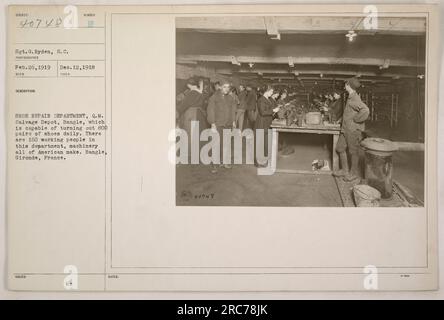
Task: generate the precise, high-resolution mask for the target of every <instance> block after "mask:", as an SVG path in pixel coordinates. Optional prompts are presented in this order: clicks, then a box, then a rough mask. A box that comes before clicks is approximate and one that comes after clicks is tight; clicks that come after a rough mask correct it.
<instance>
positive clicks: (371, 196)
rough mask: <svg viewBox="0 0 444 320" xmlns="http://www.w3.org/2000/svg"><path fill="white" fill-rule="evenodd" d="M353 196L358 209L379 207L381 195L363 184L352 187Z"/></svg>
mask: <svg viewBox="0 0 444 320" xmlns="http://www.w3.org/2000/svg"><path fill="white" fill-rule="evenodd" d="M353 196H354V198H355V203H356V206H358V207H379V200H380V199H381V193H380V192H379V191H378V190H376V189H375V188H372V187H370V186H368V185H365V184H358V185H356V186H354V187H353Z"/></svg>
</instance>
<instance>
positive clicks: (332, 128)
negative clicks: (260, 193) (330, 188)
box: [270, 119, 341, 174]
mask: <svg viewBox="0 0 444 320" xmlns="http://www.w3.org/2000/svg"><path fill="white" fill-rule="evenodd" d="M270 128H271V129H272V132H273V139H272V151H271V152H272V154H271V157H272V163H275V164H276V171H277V172H284V173H328V174H331V170H328V171H307V170H296V169H279V168H278V166H277V158H278V145H279V133H280V132H285V133H305V134H307V133H308V134H330V135H332V139H333V147H332V169H333V170H337V169H339V161H338V155H337V153H336V152H335V150H336V144H337V142H338V138H339V134H340V132H341V126H340V124H332V123H325V124H324V123H323V124H318V125H313V124H306V123H303V124H302V125H300V126H298V125H296V124H295V123H293V124H291V125H287V124H286V123H285V121H281V120H277V119H276V120H274V121H273V123H272V124H271V127H270Z"/></svg>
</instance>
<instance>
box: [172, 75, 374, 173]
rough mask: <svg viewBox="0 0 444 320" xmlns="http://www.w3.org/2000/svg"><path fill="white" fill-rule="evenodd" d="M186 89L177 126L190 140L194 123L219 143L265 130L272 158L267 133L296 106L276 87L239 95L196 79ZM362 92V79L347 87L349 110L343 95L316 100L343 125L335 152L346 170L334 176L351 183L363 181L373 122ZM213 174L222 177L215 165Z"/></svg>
mask: <svg viewBox="0 0 444 320" xmlns="http://www.w3.org/2000/svg"><path fill="white" fill-rule="evenodd" d="M186 85H187V89H186V91H185V92H183V93H181V94H180V95H179V96H178V97H177V99H176V101H177V107H176V120H177V123H178V126H179V127H180V128H182V129H184V130H185V131H187V133H188V136H191V125H192V121H194V123H196V122H197V123H199V130H203V129H206V128H208V127H211V129H212V130H214V131H217V132H218V133H219V135H220V137H222V132H223V130H224V129H233V128H238V129H240V131H241V132H242V130H244V129H245V128H249V129H253V131H254V132H259V131H257V129H262V130H261V131H260V132H261V133H263V134H264V135H265V138H264V139H263V141H264V155H265V154H267V156H268V157H269V156H270V155H269V154H268V138H267V137H268V135H267V134H268V132H267V131H268V129H269V128H270V126H271V124H272V121H273V117H274V115H275V114H276V113H277V112H278V111H279V108H280V107H281V106H282V105H284V104H285V103H287V102H288V101H290V100H292V94H291V93H288V92H287V91H285V90H283V91H277V90H274V88H273V87H272V86H265V87H263V88H260V89H257V88H253V86H251V85H249V84H246V85H240V86H239V88H238V89H237V88H235V87H234V86H232V85H231V84H230V83H229V81H222V82H216V83H215V84H214V85H213V86H212V87H210V86H208V85H205V84H204V81H203V80H202V79H199V78H196V77H192V78H190V79H188V81H187V84H186ZM360 86H361V84H360V82H359V80H358V79H357V78H350V79H348V80H346V81H345V85H344V88H345V91H346V93H347V95H348V97H347V101H346V104H345V107H344V106H343V102H342V94H343V92H342V90H333V92H332V93H328V94H325V95H320V96H319V97H317V98H316V99H314V101H315V102H316V103H318V104H319V109H320V111H322V112H324V113H326V114H328V116H329V118H330V120H331V121H332V122H340V123H342V124H341V134H340V136H339V140H338V143H337V147H336V150H335V151H336V152H337V153H338V154H339V159H340V165H341V169H340V170H338V171H335V172H333V175H335V176H338V177H342V178H343V179H344V180H345V181H348V182H355V181H359V180H360V177H361V174H360V169H359V154H358V150H359V143H360V141H361V139H362V133H363V132H364V130H365V124H364V123H365V121H366V120H367V118H368V116H369V109H368V107H367V106H366V105H365V104H364V103H363V102H362V100H361V98H360V96H359V94H358V93H357V90H358V88H359V87H360ZM222 152H223V147H221V153H222ZM347 153H348V155H349V156H350V157H348V155H347ZM221 157H222V154H221ZM349 160H350V161H349ZM349 162H350V165H349ZM220 165H221V166H223V167H225V168H227V169H229V168H231V164H229V163H223V161H221V164H220ZM255 165H256V166H258V167H266V166H267V163H258V162H257V161H255ZM349 168H350V169H349ZM212 172H213V173H216V172H217V167H216V165H214V164H213V166H212Z"/></svg>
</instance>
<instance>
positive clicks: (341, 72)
mask: <svg viewBox="0 0 444 320" xmlns="http://www.w3.org/2000/svg"><path fill="white" fill-rule="evenodd" d="M216 72H217V73H221V74H227V75H234V74H249V73H259V72H260V73H262V74H265V75H281V74H282V75H294V74H295V72H297V73H298V74H299V75H307V74H310V75H321V74H323V75H332V76H334V75H346V76H358V77H360V76H365V77H383V78H395V77H401V78H416V76H417V75H413V74H404V73H389V72H379V73H378V72H371V71H350V70H301V71H297V70H295V69H292V70H279V69H275V70H273V69H261V68H248V69H247V68H244V69H239V70H231V69H216Z"/></svg>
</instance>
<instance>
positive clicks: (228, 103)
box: [207, 82, 237, 173]
mask: <svg viewBox="0 0 444 320" xmlns="http://www.w3.org/2000/svg"><path fill="white" fill-rule="evenodd" d="M236 108H237V104H236V100H235V99H234V98H233V96H232V95H230V84H229V83H228V82H224V83H222V86H221V89H220V90H218V91H216V92H215V93H214V94H213V96H212V97H211V98H210V100H209V102H208V108H207V120H208V123H209V124H210V125H211V129H212V130H214V131H217V132H218V133H219V139H220V140H219V142H220V146H221V147H220V159H221V161H220V164H221V165H222V164H223V162H224V161H223V160H224V158H223V155H224V152H223V150H224V149H225V146H224V145H223V130H224V129H231V128H233V127H236V123H235V119H236V118H235V115H236ZM226 160H227V161H229V159H226ZM223 166H224V167H225V168H227V169H230V168H231V165H230V164H229V163H225V164H223ZM211 171H212V172H213V173H216V172H217V169H216V166H215V165H214V164H213V169H212V170H211Z"/></svg>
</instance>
